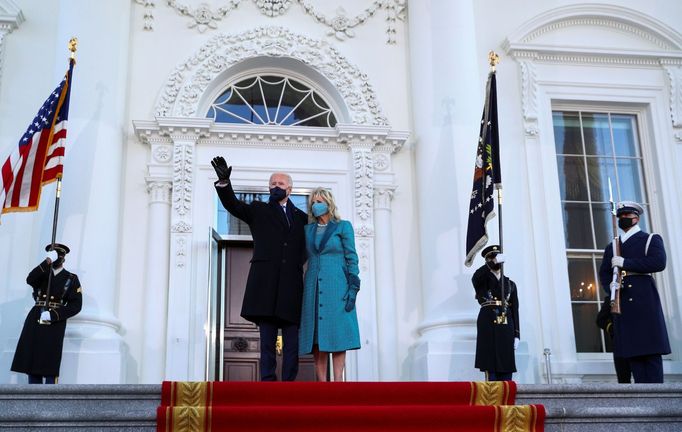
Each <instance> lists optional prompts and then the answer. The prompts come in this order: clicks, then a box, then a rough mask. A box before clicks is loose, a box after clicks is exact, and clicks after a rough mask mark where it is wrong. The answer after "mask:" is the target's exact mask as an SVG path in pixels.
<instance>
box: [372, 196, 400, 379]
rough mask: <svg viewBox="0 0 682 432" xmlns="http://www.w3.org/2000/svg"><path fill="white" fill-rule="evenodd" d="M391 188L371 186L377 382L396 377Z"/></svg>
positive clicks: (397, 369) (396, 350)
mask: <svg viewBox="0 0 682 432" xmlns="http://www.w3.org/2000/svg"><path fill="white" fill-rule="evenodd" d="M394 190H395V186H379V185H375V188H374V235H375V237H374V251H375V261H376V267H375V268H376V272H375V274H376V284H377V289H376V291H377V299H376V303H377V326H378V335H379V345H380V349H379V379H380V380H381V381H398V379H399V378H400V374H399V368H398V327H397V326H398V320H397V317H396V301H395V296H396V291H395V280H394V269H393V234H392V226H391V200H392V199H393V191H394Z"/></svg>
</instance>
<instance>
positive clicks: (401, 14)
mask: <svg viewBox="0 0 682 432" xmlns="http://www.w3.org/2000/svg"><path fill="white" fill-rule="evenodd" d="M244 1H246V0H226V1H225V3H224V5H223V6H220V7H218V8H217V9H213V8H212V7H211V6H209V5H208V4H206V3H201V4H199V5H198V6H196V7H190V6H188V5H186V4H183V3H180V2H178V1H176V0H166V2H165V3H166V5H167V6H168V7H170V8H171V9H173V10H175V12H177V13H178V14H180V15H182V16H183V17H186V18H189V20H190V21H189V23H188V24H187V26H188V27H189V28H196V29H197V30H198V31H199V32H200V33H203V32H205V31H206V30H208V29H217V28H218V23H219V22H220V21H222V20H223V19H225V18H227V16H228V15H229V14H230V13H231V12H232V11H233V10H235V9H237V8H238V7H239V6H240V5H241V4H242V3H243V2H244ZM252 2H253V3H254V4H255V6H256V7H257V9H258V10H259V11H260V13H261V14H263V15H265V16H268V17H271V18H276V17H280V16H283V15H285V14H286V13H287V12H288V11H289V7H290V6H291V3H292V0H252ZM295 2H296V3H297V4H298V5H299V6H300V7H301V9H302V10H303V12H305V13H306V14H307V15H310V16H311V17H312V18H313V19H314V20H315V21H316V22H317V23H318V24H322V25H323V26H325V27H327V28H328V32H327V36H334V37H335V38H336V39H338V40H340V41H344V40H346V39H349V38H353V37H355V32H354V31H353V30H354V29H355V28H356V27H359V26H361V25H363V24H365V23H367V22H368V21H369V20H370V19H371V18H372V17H374V15H376V14H377V12H378V11H380V10H385V11H386V17H385V19H384V20H385V21H386V43H388V44H395V43H396V34H397V26H396V23H397V21H405V18H406V7H407V6H406V0H374V1H373V2H372V3H371V4H370V5H369V6H368V7H366V8H365V10H364V11H362V12H360V13H359V14H357V15H355V16H353V17H349V16H348V15H347V14H346V10H345V9H344V8H343V7H339V8H338V9H337V10H336V13H335V15H334V16H331V17H329V16H326V15H325V14H323V13H322V12H320V11H319V10H318V9H317V7H316V6H314V5H312V4H311V3H310V2H309V1H307V0H295ZM135 3H137V4H139V5H141V6H144V30H153V21H154V15H153V9H154V7H155V2H154V0H135Z"/></svg>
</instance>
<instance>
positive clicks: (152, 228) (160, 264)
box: [140, 179, 171, 383]
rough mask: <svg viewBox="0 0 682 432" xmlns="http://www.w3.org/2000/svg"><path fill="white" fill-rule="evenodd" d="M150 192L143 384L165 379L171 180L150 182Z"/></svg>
mask: <svg viewBox="0 0 682 432" xmlns="http://www.w3.org/2000/svg"><path fill="white" fill-rule="evenodd" d="M147 191H148V192H149V220H148V228H147V266H146V267H147V276H146V283H145V286H144V351H143V354H142V370H141V375H142V376H141V380H140V382H141V383H159V382H161V381H163V378H164V370H165V359H166V357H165V355H166V306H167V297H168V265H169V264H168V250H169V246H170V192H171V182H170V179H169V180H167V181H163V180H162V181H159V180H158V179H148V180H147Z"/></svg>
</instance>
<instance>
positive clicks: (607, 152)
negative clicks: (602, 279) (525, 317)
mask: <svg viewBox="0 0 682 432" xmlns="http://www.w3.org/2000/svg"><path fill="white" fill-rule="evenodd" d="M614 111H615V110H614ZM552 118H553V124H554V140H555V145H556V158H557V167H558V173H559V185H560V190H561V205H562V213H563V226H564V235H565V240H566V255H567V256H566V258H567V263H568V279H569V286H570V293H571V307H572V311H573V329H574V333H575V343H576V349H577V351H578V352H579V353H600V352H610V351H611V350H612V346H611V340H610V338H609V337H608V335H606V334H604V332H602V331H600V330H599V328H598V327H597V326H596V324H595V319H596V316H597V312H598V311H599V308H600V306H601V303H602V301H603V300H604V292H603V291H602V290H601V287H600V286H599V282H598V281H599V279H598V270H599V266H600V264H601V259H602V255H603V251H604V248H605V247H606V245H607V244H608V243H609V242H610V241H611V239H612V238H613V228H612V220H611V212H610V210H611V208H610V204H609V186H608V184H609V179H610V181H611V184H612V189H613V197H614V200H615V201H620V200H632V201H637V202H639V203H641V204H642V206H643V207H644V209H645V213H644V215H643V216H642V218H641V221H640V226H641V228H642V229H643V230H645V231H648V228H647V220H648V218H647V214H648V208H649V206H648V204H649V203H648V202H647V196H646V189H645V178H644V171H643V163H642V152H641V148H640V141H639V132H638V127H637V120H638V117H637V115H635V114H624V113H617V112H604V111H600V112H595V111H583V110H571V109H568V110H558V109H555V110H554V111H553V112H552Z"/></svg>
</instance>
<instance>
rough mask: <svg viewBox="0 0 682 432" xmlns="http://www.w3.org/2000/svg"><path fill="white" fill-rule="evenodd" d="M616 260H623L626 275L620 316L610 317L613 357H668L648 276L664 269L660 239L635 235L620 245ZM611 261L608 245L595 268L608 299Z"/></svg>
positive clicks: (653, 287)
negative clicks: (597, 270)
mask: <svg viewBox="0 0 682 432" xmlns="http://www.w3.org/2000/svg"><path fill="white" fill-rule="evenodd" d="M647 243H648V247H647ZM620 256H622V257H623V258H624V261H623V268H622V270H624V271H625V273H626V275H625V276H624V277H623V282H622V285H621V293H620V310H621V313H620V315H614V317H613V339H614V350H613V353H614V355H616V356H618V357H625V358H630V357H637V356H645V355H656V354H669V353H670V342H669V341H668V331H667V329H666V326H665V318H664V317H663V310H662V308H661V299H660V297H659V295H658V290H657V289H656V281H655V280H654V278H653V277H652V276H651V273H655V272H660V271H663V270H664V269H665V264H666V254H665V247H664V245H663V239H662V238H661V236H660V235H658V234H653V235H651V236H650V235H649V234H648V233H645V232H644V231H639V232H637V233H635V234H633V235H632V236H631V237H630V238H628V239H627V240H626V241H625V242H623V243H622V244H621V246H620ZM612 257H613V246H612V244H609V245H608V246H607V247H606V249H605V250H604V257H603V259H602V263H601V267H600V268H599V280H600V282H601V286H602V288H603V289H604V291H605V292H606V295H607V296H610V295H611V289H610V287H609V284H610V283H611V281H612V279H613V268H612V267H611V258H612Z"/></svg>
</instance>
